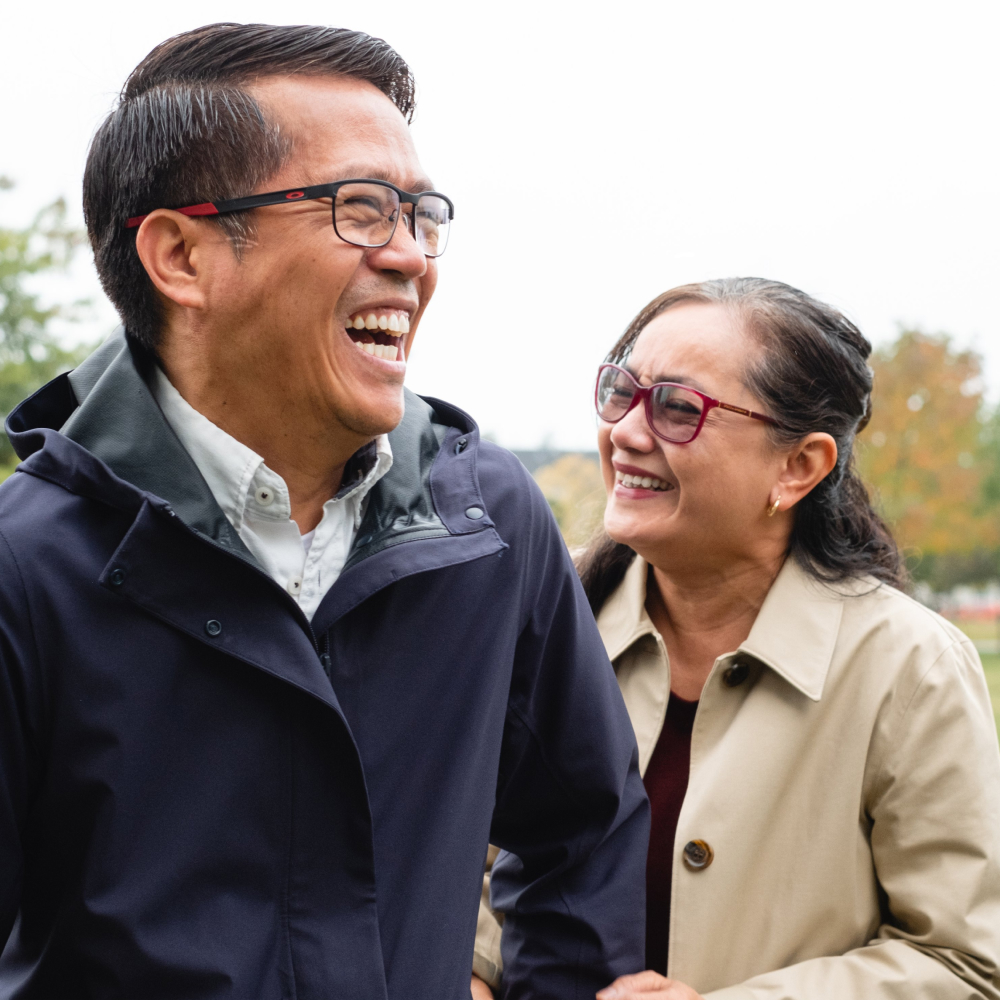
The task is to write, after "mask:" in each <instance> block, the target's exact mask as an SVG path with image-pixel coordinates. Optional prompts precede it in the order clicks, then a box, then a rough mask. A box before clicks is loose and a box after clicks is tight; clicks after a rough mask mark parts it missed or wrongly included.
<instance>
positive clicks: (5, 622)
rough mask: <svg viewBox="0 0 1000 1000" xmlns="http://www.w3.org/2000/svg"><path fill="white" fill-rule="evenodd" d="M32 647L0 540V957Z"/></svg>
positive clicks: (23, 805)
mask: <svg viewBox="0 0 1000 1000" xmlns="http://www.w3.org/2000/svg"><path fill="white" fill-rule="evenodd" d="M34 660H35V645H34V640H33V637H32V634H31V617H30V613H29V609H28V605H27V600H26V598H25V594H24V589H23V585H22V582H21V575H20V572H19V569H18V566H17V563H16V561H15V559H14V556H13V553H12V552H11V549H10V546H9V545H8V544H7V540H6V538H4V536H3V535H2V534H0V951H2V950H3V944H4V943H5V942H6V941H7V938H8V937H9V936H10V932H11V928H12V927H13V925H14V920H15V918H16V917H17V912H18V909H19V907H20V898H21V882H22V878H23V872H24V848H23V831H24V825H25V820H26V816H27V808H28V798H29V793H28V789H29V784H30V771H31V761H32V759H33V755H32V752H31V746H32V743H33V742H34V741H33V726H32V724H31V721H30V720H31V719H32V717H33V716H35V717H37V711H32V706H33V705H35V704H36V702H37V694H38V692H37V691H36V690H35V689H34V686H33V678H36V677H37V673H36V671H35V670H34V669H33V668H34Z"/></svg>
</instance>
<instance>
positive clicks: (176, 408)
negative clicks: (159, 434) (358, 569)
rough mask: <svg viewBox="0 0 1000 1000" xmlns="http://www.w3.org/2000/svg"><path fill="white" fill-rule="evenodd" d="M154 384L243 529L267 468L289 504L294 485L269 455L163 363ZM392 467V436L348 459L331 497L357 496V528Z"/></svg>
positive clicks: (229, 513) (160, 401)
mask: <svg viewBox="0 0 1000 1000" xmlns="http://www.w3.org/2000/svg"><path fill="white" fill-rule="evenodd" d="M151 388H152V392H153V395H154V397H155V398H156V402H157V403H158V404H159V406H160V409H161V410H162V411H163V416H164V417H165V418H166V421H167V423H168V424H169V425H170V426H171V428H172V429H173V431H174V433H175V434H176V435H177V437H178V438H179V440H180V442H181V444H182V445H183V446H184V448H185V450H186V451H187V452H188V454H189V455H190V456H191V458H192V459H193V460H194V463H195V465H197V466H198V470H199V471H200V472H201V474H202V477H203V478H204V480H205V482H206V483H207V484H208V487H209V489H210V490H211V491H212V495H213V496H214V497H215V501H216V503H218V505H219V506H220V507H221V508H222V511H223V513H224V514H225V515H226V517H227V518H228V519H229V520H230V522H231V523H232V524H233V525H234V527H235V528H236V529H237V530H240V527H241V525H242V523H243V518H244V513H245V511H246V507H247V500H248V494H249V492H250V488H251V485H252V484H253V482H254V477H255V476H257V475H258V473H259V472H261V471H264V472H266V474H267V475H266V478H267V479H268V481H269V484H273V486H274V487H275V488H276V489H277V490H279V491H280V492H281V493H283V494H284V498H283V499H284V500H285V503H286V505H287V492H288V488H287V486H286V485H285V482H284V480H283V479H282V478H281V477H280V476H279V475H278V474H277V473H275V472H274V471H272V470H271V469H268V467H267V466H266V465H265V464H264V459H263V458H262V457H261V456H260V455H258V454H257V453H256V452H255V451H254V450H253V449H252V448H248V447H247V446H246V445H245V444H243V443H242V442H241V441H238V440H236V438H234V437H233V436H232V435H231V434H227V433H226V431H224V430H223V429H222V428H221V427H218V426H217V425H216V424H213V423H212V421H211V420H209V419H208V418H207V417H206V416H205V415H204V414H202V413H199V412H198V411H197V410H196V409H195V408H194V407H193V406H191V404H190V403H188V401H187V400H186V399H184V397H183V396H182V395H181V394H180V393H179V392H178V391H177V389H176V388H175V387H174V385H173V384H172V383H171V381H170V380H169V379H168V378H167V376H166V375H165V374H164V372H163V370H162V369H161V368H160V367H159V366H157V367H156V368H155V371H154V373H153V378H152V386H151ZM391 467H392V448H391V447H390V445H389V437H388V435H386V434H382V435H380V436H379V437H377V438H376V439H375V440H374V441H370V442H369V443H368V444H366V445H364V446H363V447H361V448H359V449H358V450H357V451H356V452H355V453H354V454H353V455H352V456H351V457H350V458H349V459H348V461H347V464H346V465H345V466H344V476H343V479H342V482H341V487H340V489H339V490H338V491H337V493H336V495H335V496H333V497H331V500H332V501H345V500H350V499H353V500H354V526H355V528H357V526H358V525H359V524H360V522H361V514H362V507H363V503H362V501H363V500H364V498H365V497H366V496H367V495H368V493H369V492H370V490H371V488H372V487H373V486H374V485H375V484H376V483H377V482H378V481H379V480H380V479H381V478H382V477H383V476H384V475H385V474H386V473H387V472H388V471H389V469H390V468H391ZM330 502H331V501H327V503H330Z"/></svg>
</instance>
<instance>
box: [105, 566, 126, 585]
mask: <svg viewBox="0 0 1000 1000" xmlns="http://www.w3.org/2000/svg"><path fill="white" fill-rule="evenodd" d="M108 580H109V582H110V583H111V586H112V587H120V586H121V585H122V584H123V583H124V582H125V570H123V569H113V570H112V571H111V576H109V577H108Z"/></svg>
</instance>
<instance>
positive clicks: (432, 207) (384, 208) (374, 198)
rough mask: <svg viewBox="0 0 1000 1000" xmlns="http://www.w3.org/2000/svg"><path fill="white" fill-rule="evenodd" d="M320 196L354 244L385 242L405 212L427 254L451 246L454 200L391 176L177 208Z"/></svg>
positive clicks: (134, 221) (242, 206) (190, 210)
mask: <svg viewBox="0 0 1000 1000" xmlns="http://www.w3.org/2000/svg"><path fill="white" fill-rule="evenodd" d="M321 198H329V199H330V200H331V201H332V203H333V229H334V232H335V233H336V234H337V235H338V236H339V237H340V238H341V239H342V240H343V241H344V242H345V243H350V244H352V245H353V246H356V247H384V246H385V245H386V244H387V243H388V242H389V241H390V240H391V239H392V237H393V235H394V234H395V232H396V225H397V224H398V223H399V219H400V216H402V217H403V218H404V219H405V220H406V221H405V222H404V223H403V225H405V226H406V227H407V229H408V230H409V232H410V234H411V235H412V236H413V238H414V240H415V241H416V244H417V246H418V247H419V248H420V249H421V250H422V251H423V252H424V254H425V255H426V256H428V257H440V256H441V254H443V253H444V250H445V247H446V246H447V245H448V230H449V228H450V226H451V220H452V219H454V218H455V206H454V205H453V204H452V202H451V199H450V198H448V197H446V196H445V195H443V194H440V193H439V192H437V191H421V192H420V193H419V194H411V193H410V192H409V191H404V190H403V189H402V188H398V187H396V185H395V184H390V183H389V182H388V181H377V180H368V179H366V178H361V179H358V180H347V181H337V182H335V183H333V184H315V185H313V186H312V187H303V188H291V189H289V190H287V191H271V192H269V193H268V194H252V195H250V196H249V197H247V198H230V199H228V200H226V201H206V202H202V204H200V205H187V206H185V207H184V208H178V209H175V210H174V211H177V212H181V213H183V214H184V215H226V214H228V213H230V212H245V211H247V210H248V209H251V208H263V206H265V205H284V204H286V203H288V202H294V201H312V200H316V199H321ZM403 205H410V206H411V211H410V212H405V211H403V207H402V206H403ZM147 214H148V213H147ZM145 218H146V216H145V215H135V216H133V217H132V218H131V219H129V220H128V221H127V222H126V223H125V225H126V227H127V228H129V229H134V228H135V227H136V226H139V225H141V224H142V220H143V219H145Z"/></svg>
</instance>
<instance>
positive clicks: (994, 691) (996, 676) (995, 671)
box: [982, 653, 1000, 730]
mask: <svg viewBox="0 0 1000 1000" xmlns="http://www.w3.org/2000/svg"><path fill="white" fill-rule="evenodd" d="M982 660H983V669H984V670H985V671H986V683H987V684H989V686H990V697H991V698H992V699H993V718H994V719H996V720H997V729H998V730H1000V656H997V655H996V653H994V654H992V655H983V657H982Z"/></svg>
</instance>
